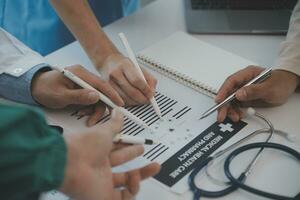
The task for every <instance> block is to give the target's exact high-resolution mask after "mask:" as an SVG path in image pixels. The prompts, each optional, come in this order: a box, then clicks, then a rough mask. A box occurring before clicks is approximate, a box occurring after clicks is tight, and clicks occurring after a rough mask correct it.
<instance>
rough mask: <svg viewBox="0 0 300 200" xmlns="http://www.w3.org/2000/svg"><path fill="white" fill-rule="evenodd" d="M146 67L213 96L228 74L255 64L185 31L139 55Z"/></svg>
mask: <svg viewBox="0 0 300 200" xmlns="http://www.w3.org/2000/svg"><path fill="white" fill-rule="evenodd" d="M137 57H138V60H139V61H140V62H141V63H142V64H143V65H145V66H147V67H150V68H152V69H153V70H155V71H158V72H159V73H162V74H163V75H165V76H167V77H169V78H172V79H173V80H176V81H178V82H180V83H182V84H184V85H186V86H188V87H190V88H193V89H194V90H196V91H198V92H201V93H203V94H206V95H208V96H210V97H213V96H215V95H216V93H217V91H218V89H219V88H220V86H221V85H222V83H223V82H224V80H225V79H226V77H228V76H229V75H231V74H232V73H234V72H236V71H238V70H240V69H242V68H244V67H246V66H248V65H253V64H254V63H253V62H251V61H249V60H247V59H244V58H242V57H239V56H237V55H235V54H232V53H230V52H228V51H225V50H222V49H220V48H218V47H215V46H212V45H210V44H208V43H206V42H203V41H201V40H199V39H197V38H194V37H193V36H191V35H188V34H186V33H184V32H176V33H174V34H172V35H171V36H169V37H168V38H166V39H163V40H161V41H159V42H157V43H155V44H153V45H152V46H150V47H148V48H146V49H144V50H142V51H141V52H139V54H138V55H137Z"/></svg>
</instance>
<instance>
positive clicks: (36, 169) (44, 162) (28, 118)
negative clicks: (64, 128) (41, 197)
mask: <svg viewBox="0 0 300 200" xmlns="http://www.w3.org/2000/svg"><path fill="white" fill-rule="evenodd" d="M66 151H67V149H66V144H65V142H64V139H63V137H62V136H61V135H60V134H59V133H58V132H56V131H55V130H53V129H51V128H50V127H49V126H48V125H47V123H46V121H45V119H44V117H43V115H42V114H41V113H40V112H39V111H38V110H33V109H31V108H25V107H13V106H4V105H0V177H1V178H0V198H1V199H28V197H33V196H38V194H39V193H41V192H43V191H48V190H52V189H56V188H58V187H59V186H60V185H61V184H62V182H63V176H64V169H65V165H66Z"/></svg>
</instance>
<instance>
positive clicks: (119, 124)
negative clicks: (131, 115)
mask: <svg viewBox="0 0 300 200" xmlns="http://www.w3.org/2000/svg"><path fill="white" fill-rule="evenodd" d="M103 128H104V130H107V131H106V132H109V133H112V134H110V135H111V136H112V138H113V137H115V135H116V134H118V133H120V132H121V130H122V128H123V114H122V113H121V112H120V111H119V109H118V108H114V109H113V110H112V113H111V118H110V120H108V122H106V123H104V124H103Z"/></svg>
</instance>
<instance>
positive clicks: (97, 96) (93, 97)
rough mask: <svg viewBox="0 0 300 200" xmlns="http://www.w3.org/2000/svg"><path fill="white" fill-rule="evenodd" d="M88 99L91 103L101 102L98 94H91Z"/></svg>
mask: <svg viewBox="0 0 300 200" xmlns="http://www.w3.org/2000/svg"><path fill="white" fill-rule="evenodd" d="M88 99H89V100H90V101H97V100H99V95H98V93H97V92H89V94H88Z"/></svg>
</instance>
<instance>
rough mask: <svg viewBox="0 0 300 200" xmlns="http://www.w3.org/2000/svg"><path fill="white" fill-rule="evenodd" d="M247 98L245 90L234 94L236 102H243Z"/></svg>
mask: <svg viewBox="0 0 300 200" xmlns="http://www.w3.org/2000/svg"><path fill="white" fill-rule="evenodd" d="M246 97H247V93H246V90H245V89H243V88H241V89H239V90H238V91H237V92H236V98H237V99H238V100H243V99H245V98H246Z"/></svg>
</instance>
